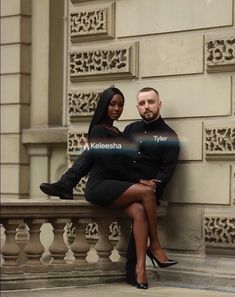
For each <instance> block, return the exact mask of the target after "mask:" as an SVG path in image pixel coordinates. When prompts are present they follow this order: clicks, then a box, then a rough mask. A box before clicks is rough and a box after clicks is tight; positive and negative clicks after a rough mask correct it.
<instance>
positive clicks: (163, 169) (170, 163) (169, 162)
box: [155, 135, 179, 193]
mask: <svg viewBox="0 0 235 297" xmlns="http://www.w3.org/2000/svg"><path fill="white" fill-rule="evenodd" d="M178 155H179V140H178V137H177V136H176V135H173V136H172V138H171V140H170V141H169V142H168V143H167V144H166V145H165V146H164V149H163V152H162V157H161V166H160V168H159V170H158V172H157V174H156V176H155V178H156V179H158V180H160V181H161V182H160V183H159V184H158V185H157V188H158V191H159V193H161V192H162V190H163V188H164V187H165V186H166V184H167V183H168V182H169V180H170V179H171V177H172V175H173V173H174V171H175V167H176V164H177V160H178Z"/></svg>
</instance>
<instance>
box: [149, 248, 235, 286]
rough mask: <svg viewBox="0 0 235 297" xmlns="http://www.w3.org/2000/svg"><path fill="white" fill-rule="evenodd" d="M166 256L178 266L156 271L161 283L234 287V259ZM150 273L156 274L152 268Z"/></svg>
mask: <svg viewBox="0 0 235 297" xmlns="http://www.w3.org/2000/svg"><path fill="white" fill-rule="evenodd" d="M168 256H169V257H170V258H172V259H174V260H177V261H178V264H177V265H175V266H172V267H170V268H165V269H158V270H157V275H158V277H159V278H160V280H161V281H177V282H180V283H183V284H186V283H188V284H190V285H191V284H198V285H201V286H207V287H208V288H216V287H219V286H221V287H233V288H234V287H235V261H234V257H227V256H226V257H222V256H219V257H218V256H213V255H195V254H187V253H182V254H180V253H170V252H168ZM148 268H150V267H148ZM150 272H151V273H152V274H156V270H153V269H152V268H150Z"/></svg>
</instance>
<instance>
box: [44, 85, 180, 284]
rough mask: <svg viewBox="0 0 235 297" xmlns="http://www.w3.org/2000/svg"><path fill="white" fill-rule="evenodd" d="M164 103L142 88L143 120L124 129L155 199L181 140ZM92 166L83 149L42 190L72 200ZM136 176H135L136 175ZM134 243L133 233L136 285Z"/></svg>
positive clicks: (130, 255)
mask: <svg viewBox="0 0 235 297" xmlns="http://www.w3.org/2000/svg"><path fill="white" fill-rule="evenodd" d="M161 106H162V102H161V100H160V97H159V93H158V91H157V90H155V89H154V88H149V87H147V88H143V89H141V90H140V91H139V92H138V94H137V109H138V111H139V114H140V116H141V117H142V120H141V121H137V122H134V123H131V124H130V125H128V126H127V127H126V128H125V130H124V135H125V137H126V138H127V139H129V140H131V141H132V142H133V141H134V142H135V143H137V144H138V152H137V154H136V155H135V156H134V157H133V158H131V159H130V162H132V167H133V168H134V171H135V173H136V176H135V178H136V177H137V178H139V179H141V183H145V184H146V185H148V186H151V187H154V188H156V190H155V193H156V202H157V204H158V203H159V198H160V197H161V196H162V193H163V189H164V188H165V186H166V184H167V183H168V181H169V180H170V178H171V177H172V175H173V172H174V169H175V167H176V163H177V159H178V154H179V141H178V138H177V135H176V133H175V132H174V131H173V130H172V129H171V128H170V127H169V126H168V125H167V124H166V123H165V122H164V120H163V119H162V118H161V115H160V109H161ZM91 167H92V156H91V155H90V154H89V151H84V152H83V154H82V155H81V157H80V158H79V159H78V160H77V161H76V162H75V163H74V164H73V166H72V167H71V168H70V169H69V170H68V171H67V172H66V173H65V174H64V175H63V176H62V177H61V179H60V180H59V181H58V182H56V183H53V184H48V183H43V184H41V185H40V188H41V190H42V191H43V192H44V193H46V194H47V195H51V196H59V197H60V198H61V199H73V187H75V186H76V185H77V183H78V182H79V180H80V179H81V177H82V176H84V175H86V174H87V173H88V172H89V171H90V169H91ZM133 178H134V177H133ZM135 264H136V254H135V243H134V237H133V234H132V235H131V237H130V240H129V246H128V251H127V263H126V271H127V282H128V283H131V284H135ZM160 264H161V267H167V266H171V265H174V264H176V262H175V261H172V260H171V261H167V260H166V261H165V262H163V263H160Z"/></svg>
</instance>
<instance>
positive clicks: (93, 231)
mask: <svg viewBox="0 0 235 297" xmlns="http://www.w3.org/2000/svg"><path fill="white" fill-rule="evenodd" d="M66 235H67V238H68V242H69V244H72V243H73V241H74V239H75V228H74V226H73V224H72V223H70V224H68V225H67V228H66ZM120 235H121V231H120V227H119V225H118V223H117V222H112V223H111V225H110V226H109V239H110V240H112V241H118V240H119V239H120ZM86 238H87V239H88V240H91V241H97V240H98V239H99V231H98V225H97V223H96V222H95V221H93V222H91V223H89V224H87V226H86Z"/></svg>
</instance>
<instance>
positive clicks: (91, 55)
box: [69, 42, 138, 82]
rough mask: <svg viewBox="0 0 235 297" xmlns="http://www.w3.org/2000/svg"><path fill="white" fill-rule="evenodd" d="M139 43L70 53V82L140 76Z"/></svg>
mask: <svg viewBox="0 0 235 297" xmlns="http://www.w3.org/2000/svg"><path fill="white" fill-rule="evenodd" d="M137 53H138V43H137V42H135V43H132V44H120V45H119V46H115V47H109V48H107V47H105V48H104V47H99V48H89V49H81V50H77V51H73V52H71V53H70V62H69V64H70V80H71V81H72V82H77V81H84V80H86V81H88V80H90V81H94V80H110V79H111V80H113V79H115V78H116V79H118V78H119V79H121V78H132V77H137V75H138V54H137Z"/></svg>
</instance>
